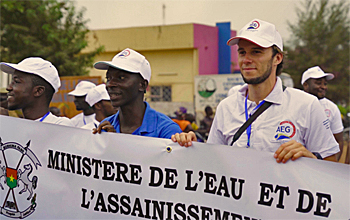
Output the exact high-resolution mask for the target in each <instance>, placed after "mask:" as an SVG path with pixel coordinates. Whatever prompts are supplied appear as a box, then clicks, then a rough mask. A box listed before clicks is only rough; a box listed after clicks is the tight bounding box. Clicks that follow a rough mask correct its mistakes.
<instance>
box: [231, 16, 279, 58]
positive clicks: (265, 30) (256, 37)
mask: <svg viewBox="0 0 350 220" xmlns="http://www.w3.org/2000/svg"><path fill="white" fill-rule="evenodd" d="M239 39H245V40H248V41H251V42H253V43H254V44H257V45H259V46H260V47H264V48H268V47H271V46H273V45H276V46H277V47H278V48H279V49H280V50H281V51H283V41H282V37H281V35H280V34H279V33H278V31H277V30H276V27H275V25H273V24H271V23H269V22H266V21H262V20H259V19H254V20H252V21H251V22H249V23H248V24H246V25H245V26H244V27H243V28H242V29H241V30H240V31H239V32H238V35H237V36H236V37H232V38H230V39H229V40H228V41H227V45H229V46H232V45H235V44H238V41H239Z"/></svg>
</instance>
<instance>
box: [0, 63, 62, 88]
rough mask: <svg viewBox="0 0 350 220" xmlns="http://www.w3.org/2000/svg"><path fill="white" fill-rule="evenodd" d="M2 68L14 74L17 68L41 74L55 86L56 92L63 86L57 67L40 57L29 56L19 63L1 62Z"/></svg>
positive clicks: (0, 66)
mask: <svg viewBox="0 0 350 220" xmlns="http://www.w3.org/2000/svg"><path fill="white" fill-rule="evenodd" d="M0 68H1V70H2V71H4V72H5V73H8V74H13V73H14V72H15V70H18V71H21V72H25V73H29V74H34V75H37V76H40V77H41V78H43V79H44V80H45V81H46V82H48V83H49V84H50V85H51V86H52V87H53V88H54V90H55V92H57V91H58V89H59V88H60V86H61V80H60V76H59V75H58V72H57V69H56V67H55V66H54V65H52V63H51V62H49V61H47V60H44V59H43V58H40V57H28V58H25V59H24V60H22V61H21V62H19V63H18V64H13V63H4V62H1V63H0Z"/></svg>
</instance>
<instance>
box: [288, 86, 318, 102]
mask: <svg viewBox="0 0 350 220" xmlns="http://www.w3.org/2000/svg"><path fill="white" fill-rule="evenodd" d="M283 93H284V94H285V96H286V97H287V98H288V99H290V100H289V101H292V102H293V101H294V102H295V103H300V104H302V105H305V104H307V103H312V102H315V101H317V102H318V99H317V98H316V96H314V95H311V94H309V93H307V92H305V91H303V90H300V89H296V88H291V87H287V88H286V89H285V91H284V92H283Z"/></svg>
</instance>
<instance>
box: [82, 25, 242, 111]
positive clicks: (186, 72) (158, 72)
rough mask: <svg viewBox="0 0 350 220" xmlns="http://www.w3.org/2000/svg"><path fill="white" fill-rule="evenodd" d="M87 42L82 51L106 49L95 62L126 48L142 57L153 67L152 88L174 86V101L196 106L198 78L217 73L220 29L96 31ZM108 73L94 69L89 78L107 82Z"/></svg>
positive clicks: (185, 27) (174, 27) (176, 27)
mask: <svg viewBox="0 0 350 220" xmlns="http://www.w3.org/2000/svg"><path fill="white" fill-rule="evenodd" d="M88 41H89V46H88V47H87V48H86V49H85V50H84V51H83V52H88V51H91V50H93V48H96V47H98V46H100V45H104V46H105V52H104V53H102V54H100V55H98V56H96V58H95V61H96V62H97V61H101V60H112V58H113V57H114V56H115V55H116V54H117V53H119V52H120V51H122V50H123V49H125V48H132V49H134V50H136V51H138V52H140V53H141V54H143V55H144V56H145V57H146V58H147V60H148V61H149V62H150V64H151V69H152V77H151V81H150V83H149V84H150V86H171V90H172V102H177V103H182V104H183V103H188V105H189V106H190V105H193V102H194V78H195V76H197V75H209V74H218V69H219V68H218V65H219V63H218V53H219V51H218V28H217V27H213V26H207V25H200V24H181V25H167V26H148V27H135V28H120V29H105V30H93V31H91V32H90V33H89V35H88ZM236 53H237V52H236ZM236 57H237V56H236ZM232 59H234V56H231V60H232ZM105 73H106V71H102V70H96V69H93V68H92V69H91V71H90V74H89V75H90V76H101V77H102V80H104V79H105ZM148 96H149V92H147V94H146V98H147V97H148ZM148 100H149V99H148ZM157 110H159V111H162V110H161V109H157ZM162 112H164V111H162ZM168 112H169V111H168Z"/></svg>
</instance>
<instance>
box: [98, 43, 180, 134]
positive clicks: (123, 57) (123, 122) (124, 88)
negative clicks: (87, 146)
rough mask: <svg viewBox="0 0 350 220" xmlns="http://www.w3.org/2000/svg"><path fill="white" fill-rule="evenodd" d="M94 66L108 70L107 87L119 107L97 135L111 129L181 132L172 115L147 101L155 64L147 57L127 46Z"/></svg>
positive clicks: (150, 132) (102, 123) (138, 131)
mask: <svg viewBox="0 0 350 220" xmlns="http://www.w3.org/2000/svg"><path fill="white" fill-rule="evenodd" d="M94 67H95V68H96V69H100V70H107V73H106V79H107V82H106V88H107V91H108V94H109V96H110V98H111V102H112V105H113V107H115V108H118V107H119V111H118V112H117V113H116V114H114V115H112V116H110V117H108V118H106V119H104V120H103V121H101V123H100V125H99V126H98V128H96V129H95V130H94V131H93V133H94V134H95V133H101V132H102V131H107V132H117V133H126V134H134V135H141V136H148V137H158V138H169V139H170V138H171V135H173V134H176V133H180V132H181V129H180V127H179V126H178V125H177V124H176V123H175V122H173V121H172V120H171V119H170V118H169V117H168V116H166V115H164V114H162V113H160V112H157V111H155V110H154V109H152V108H151V107H150V106H149V104H148V103H147V102H144V101H143V100H144V93H145V91H146V88H147V86H148V83H149V81H150V79H151V67H150V64H149V62H148V61H147V60H146V58H145V57H144V56H142V55H141V54H139V53H138V52H136V51H134V50H132V49H129V48H127V49H125V50H123V51H122V52H120V53H118V54H117V55H115V56H114V57H113V59H112V61H101V62H97V63H95V64H94Z"/></svg>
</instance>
